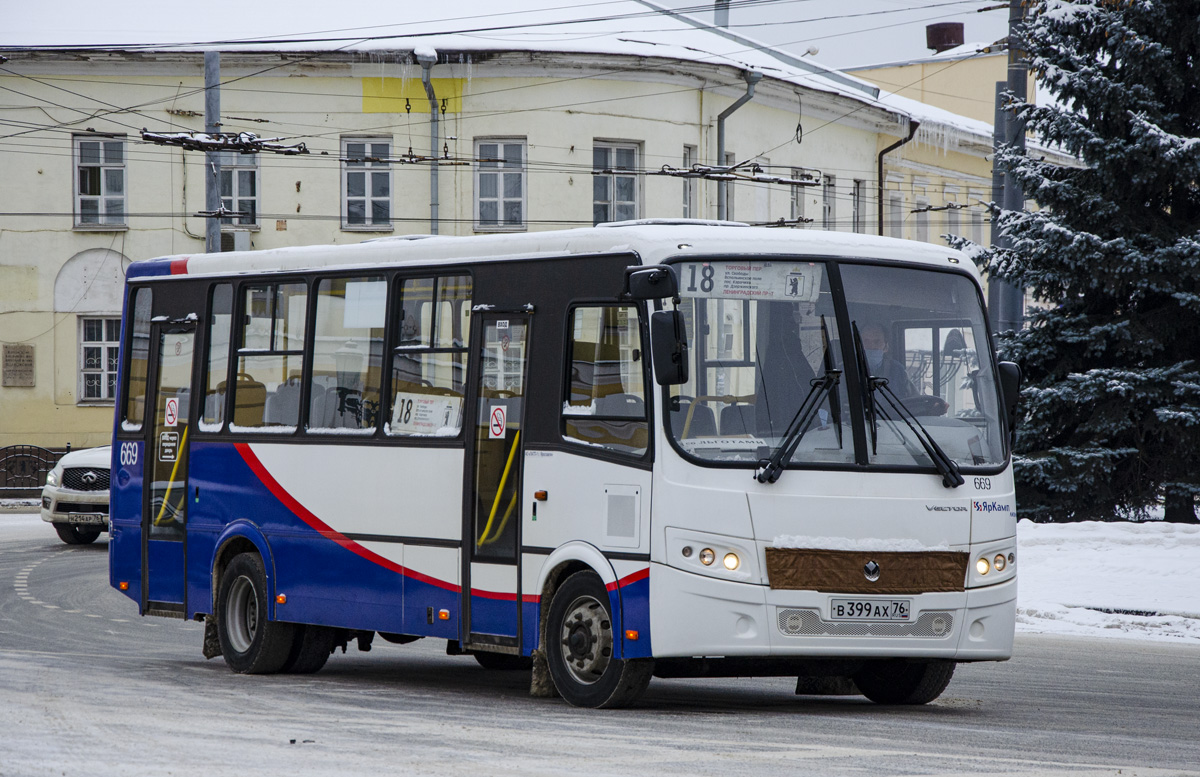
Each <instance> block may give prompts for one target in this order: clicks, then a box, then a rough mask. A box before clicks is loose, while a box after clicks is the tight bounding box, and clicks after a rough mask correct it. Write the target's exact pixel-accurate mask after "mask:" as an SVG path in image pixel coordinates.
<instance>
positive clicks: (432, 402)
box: [384, 275, 472, 437]
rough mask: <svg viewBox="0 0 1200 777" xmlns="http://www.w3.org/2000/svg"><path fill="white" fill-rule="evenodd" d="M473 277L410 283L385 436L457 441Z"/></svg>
mask: <svg viewBox="0 0 1200 777" xmlns="http://www.w3.org/2000/svg"><path fill="white" fill-rule="evenodd" d="M471 294H472V280H471V276H469V275H450V276H438V277H433V278H405V279H403V280H401V281H400V295H399V304H398V305H397V306H396V307H397V311H398V312H397V315H396V320H395V321H394V322H393V323H392V326H393V327H395V337H394V342H395V348H393V350H392V391H391V397H390V401H389V403H388V404H389V408H388V412H387V414H386V415H385V416H384V431H385V432H386V433H387V434H389V435H392V436H406V437H457V436H458V434H459V432H460V431H461V429H462V409H463V396H464V395H465V384H466V377H467V345H468V344H467V333H468V331H469V324H468V321H469V319H468V315H469V311H470V309H471Z"/></svg>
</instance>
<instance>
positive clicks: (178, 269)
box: [171, 256, 188, 275]
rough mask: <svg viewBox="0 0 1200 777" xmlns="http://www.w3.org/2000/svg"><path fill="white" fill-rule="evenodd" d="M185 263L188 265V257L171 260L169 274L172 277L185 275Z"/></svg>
mask: <svg viewBox="0 0 1200 777" xmlns="http://www.w3.org/2000/svg"><path fill="white" fill-rule="evenodd" d="M187 263H188V257H186V256H185V257H183V258H182V259H172V260H171V274H172V275H187Z"/></svg>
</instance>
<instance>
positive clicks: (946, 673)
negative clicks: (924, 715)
mask: <svg viewBox="0 0 1200 777" xmlns="http://www.w3.org/2000/svg"><path fill="white" fill-rule="evenodd" d="M954 666H955V664H954V662H953V661H926V662H912V663H910V662H907V661H879V662H874V663H871V664H868V665H867V666H865V667H864V668H863V669H861V670H859V672H858V673H857V674H855V675H854V684H855V685H857V686H858V690H859V691H861V692H862V695H863V696H866V697H867V698H868V699H870V700H871V701H873V702H875V703H876V704H928V703H929V702H931V701H933V700H934V699H936V698H937V697H939V696H941V695H942V691H944V690H946V686H947V685H949V684H950V678H951V677H953V676H954Z"/></svg>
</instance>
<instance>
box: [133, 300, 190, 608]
mask: <svg viewBox="0 0 1200 777" xmlns="http://www.w3.org/2000/svg"><path fill="white" fill-rule="evenodd" d="M195 339H196V326H195V324H193V323H161V324H159V323H156V324H154V325H153V328H152V330H151V339H150V342H151V343H152V344H153V346H152V347H153V348H154V351H153V354H154V355H153V357H152V364H151V376H150V385H151V387H152V389H151V392H152V393H151V395H150V396H149V397H147V403H148V405H149V407H150V418H149V423H148V424H147V425H146V428H147V430H148V435H149V436H148V438H147V440H146V458H147V462H146V480H145V486H144V490H145V495H144V497H143V498H144V502H143V506H142V611H143V612H144V613H147V614H151V613H152V614H155V615H168V616H176V617H180V618H182V617H184V591H185V580H186V575H185V570H184V558H185V552H184V551H185V543H186V533H185V529H186V527H187V504H188V486H187V471H188V429H189V428H190V427H191V411H190V406H191V387H192V355H193V350H194V348H193V346H194V344H195Z"/></svg>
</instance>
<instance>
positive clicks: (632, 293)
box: [621, 265, 679, 300]
mask: <svg viewBox="0 0 1200 777" xmlns="http://www.w3.org/2000/svg"><path fill="white" fill-rule="evenodd" d="M621 296H622V297H623V298H625V299H635V300H644V299H666V298H667V297H678V296H679V281H678V280H677V279H676V278H675V272H674V271H673V270H672V269H671V268H670V267H666V266H665V265H658V266H657V267H641V266H634V267H626V268H625V288H624V289H623V290H622V292H621Z"/></svg>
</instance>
